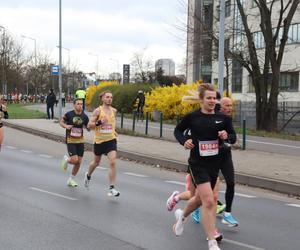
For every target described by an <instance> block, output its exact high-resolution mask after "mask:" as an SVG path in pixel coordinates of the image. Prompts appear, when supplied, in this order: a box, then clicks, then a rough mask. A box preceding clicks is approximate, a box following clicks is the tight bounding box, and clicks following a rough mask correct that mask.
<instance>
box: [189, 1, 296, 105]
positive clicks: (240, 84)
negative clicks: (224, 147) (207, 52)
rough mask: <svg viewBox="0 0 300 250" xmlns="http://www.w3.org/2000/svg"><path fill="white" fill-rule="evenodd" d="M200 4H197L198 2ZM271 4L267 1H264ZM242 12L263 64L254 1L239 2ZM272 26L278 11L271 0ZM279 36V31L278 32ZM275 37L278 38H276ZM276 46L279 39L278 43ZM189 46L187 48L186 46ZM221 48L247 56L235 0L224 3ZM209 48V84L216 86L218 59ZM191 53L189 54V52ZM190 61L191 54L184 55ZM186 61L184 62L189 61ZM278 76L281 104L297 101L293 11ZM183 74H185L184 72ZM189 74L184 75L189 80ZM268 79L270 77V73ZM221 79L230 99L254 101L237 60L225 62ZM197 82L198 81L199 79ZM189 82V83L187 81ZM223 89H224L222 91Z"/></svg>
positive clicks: (215, 26) (216, 4)
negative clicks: (241, 3) (223, 37)
mask: <svg viewBox="0 0 300 250" xmlns="http://www.w3.org/2000/svg"><path fill="white" fill-rule="evenodd" d="M199 2H201V1H199ZM212 2H213V3H212V4H213V14H212V16H213V30H214V31H215V33H218V30H219V20H218V16H219V2H220V1H219V0H213V1H212ZM267 2H269V3H268V4H271V2H273V1H270V0H267ZM243 4H244V9H245V12H246V14H247V21H248V25H249V27H250V29H251V32H252V34H253V39H254V45H255V48H256V50H257V54H258V58H259V60H260V61H261V63H260V65H262V66H263V63H264V61H263V60H264V51H265V44H264V38H263V35H262V32H261V29H260V13H259V9H258V7H257V6H256V5H255V3H254V1H252V0H249V1H245V0H244V1H243ZM273 4H274V6H273V15H274V17H273V18H272V21H273V23H272V25H273V26H274V28H275V27H276V24H277V22H278V16H279V15H278V11H279V9H280V1H274V3H273ZM279 33H280V32H279ZM280 35H281V34H279V39H280ZM278 44H279V40H278ZM188 47H189V46H188ZM225 48H228V49H230V50H239V51H241V53H244V52H245V55H246V56H247V53H246V51H247V43H246V39H245V37H244V36H243V25H242V21H241V17H240V14H239V11H238V8H237V6H236V1H235V0H226V1H225ZM188 50H189V49H188ZM214 50H215V48H214V46H212V68H211V81H210V82H211V83H214V84H217V83H218V59H217V57H216V56H214V55H213V54H214V53H213V51H214ZM190 53H191V52H190ZM187 57H188V58H189V59H190V58H191V55H190V54H189V53H187ZM189 59H188V60H189ZM280 71H281V74H280V82H279V91H280V94H279V97H278V100H279V101H282V102H288V101H292V102H295V101H299V100H300V86H299V77H300V76H299V71H300V11H299V10H297V11H296V13H295V15H294V18H293V20H292V24H291V26H290V29H289V33H288V41H287V44H286V46H285V53H284V56H283V60H282V64H281V70H280ZM187 73H189V71H188V70H187ZM190 77H191V74H188V75H187V78H188V79H190ZM270 77H272V74H271V73H270ZM224 78H227V80H228V90H229V91H230V92H232V94H233V97H234V98H235V99H237V100H242V101H255V93H254V87H253V83H252V80H251V77H250V76H249V73H248V71H247V70H246V69H245V68H244V67H243V66H242V65H241V63H239V61H236V60H233V59H228V67H227V68H226V67H225V69H224ZM199 79H201V78H199ZM189 82H191V81H189ZM226 87H227V86H224V88H226Z"/></svg>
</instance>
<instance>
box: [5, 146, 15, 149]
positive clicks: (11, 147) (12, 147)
mask: <svg viewBox="0 0 300 250" xmlns="http://www.w3.org/2000/svg"><path fill="white" fill-rule="evenodd" d="M5 147H7V148H9V149H17V148H16V147H14V146H5Z"/></svg>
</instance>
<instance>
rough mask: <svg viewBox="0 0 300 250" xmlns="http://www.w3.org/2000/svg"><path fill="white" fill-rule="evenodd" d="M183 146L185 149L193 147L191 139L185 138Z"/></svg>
mask: <svg viewBox="0 0 300 250" xmlns="http://www.w3.org/2000/svg"><path fill="white" fill-rule="evenodd" d="M183 146H184V148H185V149H192V148H193V147H195V145H194V144H193V140H192V139H188V140H186V141H185V143H184V145H183Z"/></svg>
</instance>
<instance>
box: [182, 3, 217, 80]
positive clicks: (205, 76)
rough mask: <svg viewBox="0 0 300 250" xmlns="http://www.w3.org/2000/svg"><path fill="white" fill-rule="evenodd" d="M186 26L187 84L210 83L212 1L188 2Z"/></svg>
mask: <svg viewBox="0 0 300 250" xmlns="http://www.w3.org/2000/svg"><path fill="white" fill-rule="evenodd" d="M187 24H188V25H187V57H186V58H187V59H186V67H187V72H186V75H187V83H193V82H196V81H197V80H200V79H201V80H203V81H204V82H211V73H212V39H211V36H209V35H208V34H209V33H211V32H212V28H213V0H189V1H188V20H187Z"/></svg>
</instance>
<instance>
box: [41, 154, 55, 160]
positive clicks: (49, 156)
mask: <svg viewBox="0 0 300 250" xmlns="http://www.w3.org/2000/svg"><path fill="white" fill-rule="evenodd" d="M39 156H40V157H44V158H48V159H50V158H53V156H51V155H45V154H39Z"/></svg>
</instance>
